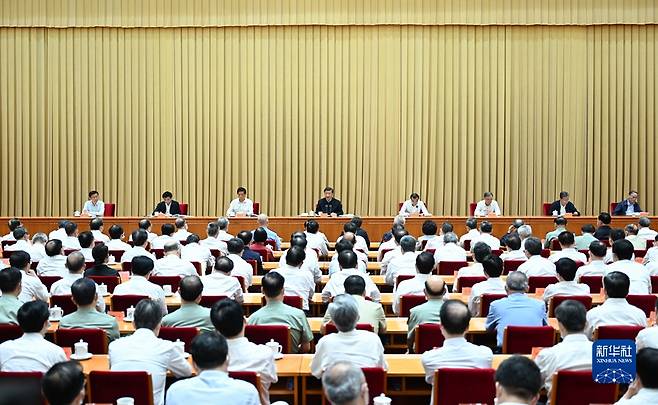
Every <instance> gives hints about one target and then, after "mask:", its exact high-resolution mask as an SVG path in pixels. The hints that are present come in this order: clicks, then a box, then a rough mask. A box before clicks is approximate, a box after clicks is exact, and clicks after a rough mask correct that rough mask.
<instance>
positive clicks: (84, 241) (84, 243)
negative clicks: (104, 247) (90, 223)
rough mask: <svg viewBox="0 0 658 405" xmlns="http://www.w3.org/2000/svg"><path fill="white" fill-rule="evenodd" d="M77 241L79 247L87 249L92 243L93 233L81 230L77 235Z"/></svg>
mask: <svg viewBox="0 0 658 405" xmlns="http://www.w3.org/2000/svg"><path fill="white" fill-rule="evenodd" d="M78 242H80V247H81V248H83V249H87V248H89V247H90V246H91V245H92V244H93V243H94V234H93V233H91V232H90V231H84V232H81V233H80V234H79V235H78Z"/></svg>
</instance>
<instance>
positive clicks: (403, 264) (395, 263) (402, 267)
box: [385, 235, 418, 286]
mask: <svg viewBox="0 0 658 405" xmlns="http://www.w3.org/2000/svg"><path fill="white" fill-rule="evenodd" d="M400 250H401V252H402V254H401V255H400V256H397V257H395V258H393V259H391V261H390V263H389V264H388V268H387V270H386V276H385V280H386V284H388V285H390V286H393V285H395V280H396V279H397V277H398V276H399V275H403V274H404V275H414V274H416V257H417V256H418V254H417V253H416V238H414V237H413V236H411V235H406V236H404V237H402V239H400Z"/></svg>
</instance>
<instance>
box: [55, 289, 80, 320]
mask: <svg viewBox="0 0 658 405" xmlns="http://www.w3.org/2000/svg"><path fill="white" fill-rule="evenodd" d="M50 306H51V307H54V306H58V307H60V308H62V311H64V315H68V314H70V313H73V312H75V311H76V310H77V309H78V307H76V306H75V304H74V303H73V299H72V297H71V294H68V295H51V296H50Z"/></svg>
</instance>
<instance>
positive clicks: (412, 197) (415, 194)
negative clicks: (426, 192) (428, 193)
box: [409, 193, 420, 200]
mask: <svg viewBox="0 0 658 405" xmlns="http://www.w3.org/2000/svg"><path fill="white" fill-rule="evenodd" d="M409 198H410V199H412V200H413V199H416V198H420V196H419V195H418V193H411V195H410V196H409Z"/></svg>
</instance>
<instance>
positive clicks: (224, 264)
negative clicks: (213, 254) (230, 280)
mask: <svg viewBox="0 0 658 405" xmlns="http://www.w3.org/2000/svg"><path fill="white" fill-rule="evenodd" d="M233 266H234V265H233V260H231V259H229V258H228V257H226V256H222V257H218V258H217V260H215V271H221V272H222V273H226V274H228V273H230V272H231V270H233Z"/></svg>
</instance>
